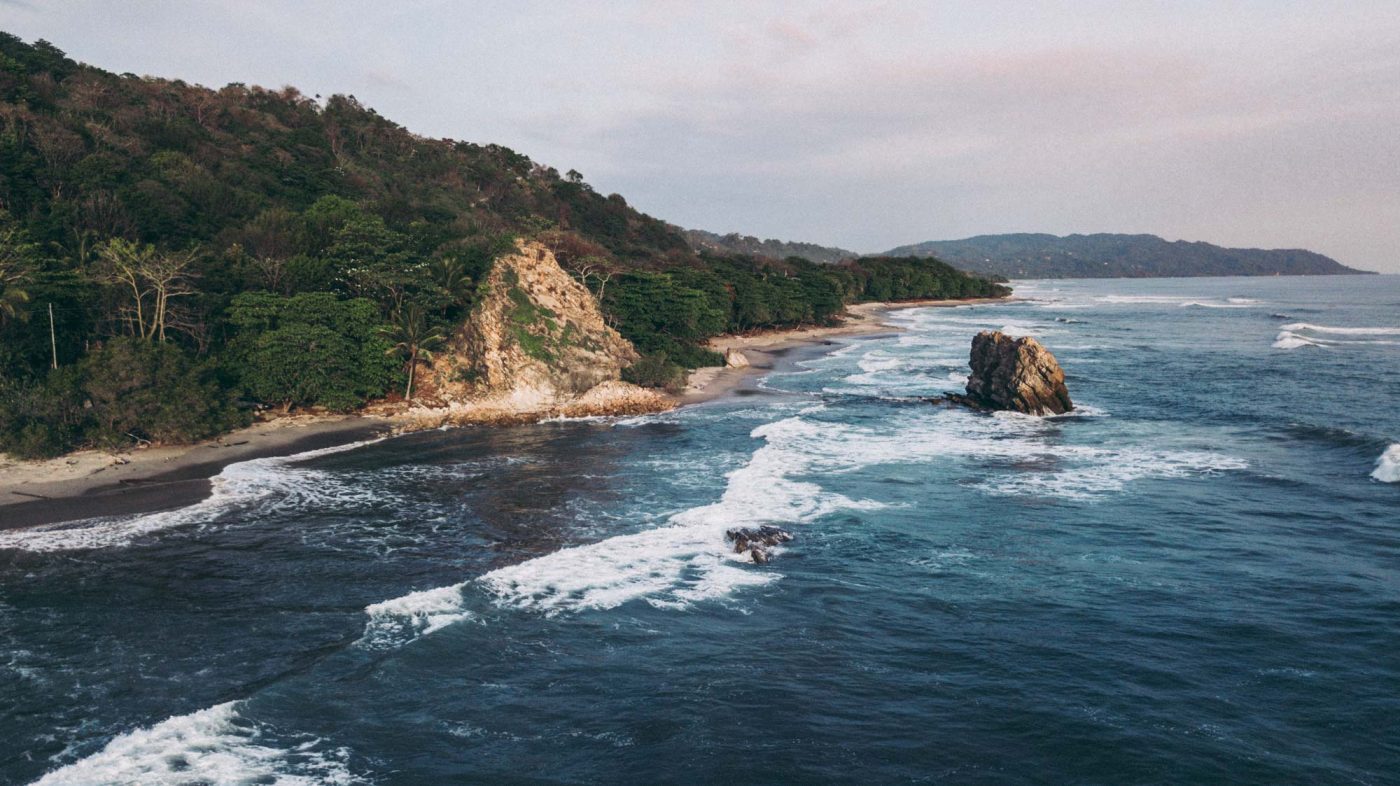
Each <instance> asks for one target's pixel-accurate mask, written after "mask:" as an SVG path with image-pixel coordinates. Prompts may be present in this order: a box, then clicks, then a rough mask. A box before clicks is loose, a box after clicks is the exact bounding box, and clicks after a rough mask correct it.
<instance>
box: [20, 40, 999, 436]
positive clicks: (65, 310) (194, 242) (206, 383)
mask: <svg viewBox="0 0 1400 786" xmlns="http://www.w3.org/2000/svg"><path fill="white" fill-rule="evenodd" d="M520 237H529V238H538V239H540V240H542V241H544V242H545V243H546V244H548V245H549V246H550V247H551V248H553V249H555V251H556V253H557V255H558V258H559V259H560V261H561V263H562V264H564V266H565V267H566V268H567V269H568V270H569V271H570V272H571V273H572V274H573V275H574V276H576V277H577V278H578V279H579V280H580V281H582V282H583V283H584V284H585V285H586V286H588V287H589V289H590V290H591V291H593V292H594V293H595V294H596V295H597V296H598V298H599V300H600V302H601V303H602V304H603V308H604V310H605V313H606V314H607V315H608V318H609V320H610V321H611V322H612V323H613V325H614V326H615V327H616V328H617V329H618V330H619V331H620V332H622V333H623V335H625V336H626V337H628V338H629V339H630V340H632V341H633V342H634V343H635V344H636V346H637V347H638V348H639V350H641V351H642V352H643V353H644V357H643V360H642V361H641V362H640V363H638V364H637V366H636V367H634V368H633V369H629V371H628V377H629V378H630V379H633V380H635V381H638V382H642V383H644V384H653V385H665V384H670V383H672V382H674V381H675V379H676V378H677V376H678V375H679V374H680V373H681V372H682V370H683V369H684V368H690V367H695V366H697V365H702V364H705V363H714V362H717V361H718V358H717V357H716V356H715V355H714V354H713V353H711V352H708V351H707V350H705V349H703V348H702V345H703V341H704V340H705V339H706V338H708V337H709V336H713V335H716V334H719V333H724V332H732V331H746V330H756V329H763V328H772V327H782V326H791V325H798V324H821V323H826V322H830V321H832V320H833V319H835V318H836V316H837V315H838V314H839V313H840V312H841V309H842V307H843V306H844V304H845V303H848V302H852V301H858V300H870V299H876V300H886V299H903V298H919V297H967V296H985V295H996V294H1001V293H1003V292H1004V288H1002V287H1000V286H998V285H997V284H995V283H993V282H991V281H988V280H986V279H982V278H976V277H971V276H967V275H965V274H962V273H960V272H958V271H956V270H953V269H952V268H950V267H948V266H947V265H944V264H942V263H940V262H937V261H934V260H915V259H862V260H856V261H851V262H846V263H842V264H839V265H819V264H816V263H813V262H809V261H806V260H803V259H797V258H793V259H786V260H773V259H765V258H758V257H746V256H711V255H698V254H696V253H695V252H693V251H692V250H691V249H690V248H689V246H688V245H687V243H686V241H685V238H684V237H683V236H682V235H681V234H680V233H679V232H678V231H677V230H676V229H674V228H673V227H671V226H669V225H667V224H666V223H665V222H662V221H659V220H657V219H655V218H652V217H650V216H647V215H645V214H643V213H640V212H638V211H636V210H634V209H633V208H632V207H631V206H629V205H628V204H627V202H626V200H625V199H623V197H621V196H619V195H617V194H612V195H606V196H605V195H603V194H600V193H598V192H596V191H595V190H594V189H593V188H592V187H591V186H589V185H588V183H587V182H585V181H584V178H583V176H582V175H580V174H579V173H578V172H574V171H569V172H566V173H564V174H560V173H559V172H558V171H557V170H555V169H553V168H551V167H548V166H544V165H541V164H538V163H536V162H534V161H531V160H530V159H529V158H528V157H526V156H524V155H522V154H520V153H517V152H515V151H512V150H510V149H508V148H505V147H501V146H499V145H477V144H473V143H468V142H460V141H455V140H449V139H428V138H424V137H420V136H416V135H414V134H411V133H409V132H408V131H407V130H405V129H404V128H402V127H400V126H398V125H396V124H394V123H392V122H390V121H389V120H387V119H385V118H383V117H381V116H379V115H378V114H377V113H375V112H374V111H373V110H372V109H368V108H366V107H363V106H361V105H360V104H359V103H358V102H357V101H356V100H355V99H354V98H353V97H351V96H331V97H329V98H326V99H320V98H318V97H308V96H305V95H302V94H301V93H299V92H298V91H297V90H295V89H294V88H282V89H279V90H267V89H263V88H259V87H251V86H247V85H241V84H231V85H227V86H225V87H223V88H220V89H217V90H211V89H208V88H204V87H200V86H197V85H190V84H186V83H184V82H181V81H179V80H166V79H155V78H150V77H139V76H136V75H132V74H122V75H117V74H112V73H108V72H106V71H103V70H101V69H98V68H94V67H91V66H87V65H83V64H79V63H76V62H74V61H73V60H71V59H70V58H68V57H67V56H66V55H64V53H63V52H62V51H60V50H59V49H57V48H56V47H54V46H52V45H51V44H48V43H46V42H43V41H39V42H35V43H33V44H27V43H25V42H23V41H21V40H20V39H18V38H16V37H14V36H11V35H8V34H3V33H0V451H4V452H7V453H11V454H14V455H18V456H23V457H39V456H51V455H57V454H61V453H63V452H65V451H68V450H71V449H73V448H75V447H79V446H83V445H101V446H108V447H119V446H130V445H132V444H138V443H141V442H144V441H156V442H176V441H187V440H194V439H200V438H203V437H207V436H210V435H213V434H217V433H219V432H221V431H224V430H227V429H229V428H232V427H236V426H237V425H239V424H242V423H246V422H247V421H248V420H249V419H250V417H251V415H252V413H253V412H254V411H255V410H256V409H257V408H263V407H275V408H280V409H284V410H287V409H292V408H297V407H325V408H327V409H331V410H341V411H344V410H351V409H354V408H356V407H359V406H361V405H363V404H364V403H365V402H367V401H370V400H374V399H379V398H384V397H393V396H397V395H401V394H408V393H409V385H410V379H409V376H410V374H409V371H410V367H411V364H413V363H415V362H417V361H418V360H420V359H422V358H424V357H426V356H427V355H428V354H429V353H430V352H431V350H432V349H434V348H437V347H440V346H441V345H442V344H443V343H444V341H445V339H446V337H448V336H450V335H451V334H452V332H453V331H454V330H456V329H457V328H458V326H460V325H461V323H462V321H463V320H464V319H465V317H466V315H467V314H468V313H469V311H470V309H471V307H472V304H473V302H474V299H475V297H476V295H477V286H478V283H479V282H480V281H481V280H482V278H483V277H484V275H485V273H486V271H487V270H488V269H489V267H490V265H491V262H492V260H493V259H495V258H496V257H497V256H499V255H500V254H502V253H505V252H507V251H509V250H510V249H512V248H513V247H514V241H515V239H516V238H520Z"/></svg>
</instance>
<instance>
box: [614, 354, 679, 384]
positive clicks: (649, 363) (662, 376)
mask: <svg viewBox="0 0 1400 786" xmlns="http://www.w3.org/2000/svg"><path fill="white" fill-rule="evenodd" d="M622 381H623V382H631V383H632V384H634V385H641V386H642V387H647V388H664V389H666V390H679V389H680V388H681V387H682V386H683V385H684V384H685V369H684V368H681V367H680V366H679V365H677V364H675V363H673V362H671V361H670V360H669V359H668V358H667V357H666V353H665V352H652V353H650V354H647V355H642V357H641V359H640V360H638V361H637V362H636V363H633V364H632V365H630V366H628V367H627V368H625V369H623V370H622Z"/></svg>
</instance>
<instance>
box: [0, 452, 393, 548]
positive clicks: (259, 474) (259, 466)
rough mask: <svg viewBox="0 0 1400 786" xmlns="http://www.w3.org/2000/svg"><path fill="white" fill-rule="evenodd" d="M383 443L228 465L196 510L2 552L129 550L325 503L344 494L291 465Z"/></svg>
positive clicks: (31, 541)
mask: <svg viewBox="0 0 1400 786" xmlns="http://www.w3.org/2000/svg"><path fill="white" fill-rule="evenodd" d="M381 439H387V437H386V438H381ZM379 441H380V439H373V440H365V441H362V442H352V443H350V444H347V445H335V446H333V447H328V448H319V449H317V450H308V451H305V452H303V453H296V454H293V455H290V456H271V457H268V458H260V459H250V460H248V461H240V462H237V463H234V464H229V465H228V466H227V467H224V469H223V471H222V472H220V473H219V474H218V475H216V476H214V477H213V478H211V479H210V481H211V482H212V488H211V489H210V493H209V496H208V497H206V498H205V499H203V500H201V501H199V502H196V503H195V504H193V505H189V506H187V507H183V508H178V509H176V510H165V511H160V512H158V513H147V514H143V515H139V516H122V517H116V518H110V517H101V518H93V519H83V520H81V521H66V522H62V523H59V524H48V525H42V526H38V527H28V528H25V529H21V530H12V531H9V532H0V549H23V550H25V551H34V552H50V551H74V550H78V549H102V548H113V547H117V546H125V545H128V544H130V543H132V542H134V541H135V540H137V539H138V538H140V537H142V536H144V535H149V534H151V533H154V532H159V531H161V530H166V529H170V528H172V527H178V526H182V525H185V524H194V523H198V522H204V521H209V520H211V519H213V518H214V517H216V516H218V515H219V514H220V513H222V512H224V511H226V510H228V509H230V508H232V507H234V506H236V505H240V504H247V503H249V502H253V501H256V500H259V499H263V498H267V497H272V496H274V495H277V494H280V495H281V497H282V501H283V503H291V504H298V503H301V502H305V501H307V500H311V501H320V500H324V499H325V498H326V497H327V496H328V495H329V494H331V493H333V492H334V491H335V490H336V489H339V488H340V487H339V486H337V485H336V484H334V483H332V482H331V480H330V477H329V476H328V475H327V473H324V472H318V471H316V470H309V469H299V468H294V467H291V466H290V465H291V464H294V463H296V462H299V461H304V460H307V459H312V458H316V457H318V456H325V455H329V454H331V453H340V452H344V451H348V450H354V449H355V448H358V447H362V446H364V445H369V444H373V443H375V442H379ZM342 490H344V491H347V492H348V493H350V494H352V495H362V494H363V493H364V492H363V490H355V489H342Z"/></svg>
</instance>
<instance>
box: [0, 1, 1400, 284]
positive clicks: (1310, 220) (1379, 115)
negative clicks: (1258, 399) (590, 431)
mask: <svg viewBox="0 0 1400 786" xmlns="http://www.w3.org/2000/svg"><path fill="white" fill-rule="evenodd" d="M118 9H119V10H118ZM0 20H2V21H0V29H4V30H6V31H8V32H11V33H14V34H15V35H19V36H20V37H22V38H24V39H25V40H29V41H32V40H35V39H38V38H43V39H46V40H48V41H50V42H52V43H53V44H55V45H56V46H58V47H59V48H61V49H63V50H64V51H66V52H67V53H68V54H69V55H70V56H72V57H73V58H75V59H77V60H80V61H83V62H87V63H90V64H92V65H95V66H98V67H101V68H104V69H107V70H109V71H114V72H119V73H121V72H133V73H139V74H148V75H153V76H159V77H166V78H172V79H174V78H179V79H184V80H186V81H188V82H197V83H200V84H204V85H209V86H213V87H218V86H222V85H224V84H227V83H229V82H244V83H248V84H260V85H263V86H267V87H280V86H282V85H293V86H296V87H297V88H299V89H300V90H302V91H303V92H305V93H307V94H308V95H314V94H320V95H330V94H333V93H348V94H353V95H355V96H356V97H357V98H359V100H360V101H361V102H362V103H364V104H365V105H366V106H370V107H372V108H374V109H376V110H377V111H378V112H379V113H380V114H382V115H384V116H386V117H388V118H390V119H391V120H394V121H395V122H398V123H400V124H402V125H403V126H405V127H407V128H408V129H410V130H411V131H414V132H415V133H419V134H422V135H425V136H432V137H452V138H457V139H466V140H469V141H474V142H482V143H497V144H502V145H505V146H507V147H511V148H513V149H516V150H518V151H520V152H522V153H525V154H527V155H529V156H530V157H531V158H533V159H535V160H536V161H539V162H541V163H544V164H547V165H550V166H554V167H556V168H558V169H559V170H560V171H564V170H568V169H577V170H579V171H580V172H582V173H583V174H584V176H585V177H586V179H587V180H588V181H589V182H590V183H592V184H593V185H594V187H595V188H597V189H598V190H599V191H602V192H604V193H610V192H618V193H621V194H622V195H624V196H625V197H626V198H627V200H628V202H629V203H631V204H633V205H634V206H636V207H638V208H639V209H641V210H644V211H646V212H647V213H650V214H652V215H654V216H657V217H659V218H662V219H665V220H667V221H670V222H672V223H676V224H680V225H682V226H685V227H689V228H697V229H706V230H710V231H714V232H720V233H725V232H741V233H743V234H748V235H756V236H759V237H765V238H779V239H783V240H794V241H807V242H814V243H821V244H823V245H833V246H841V247H844V248H850V249H853V250H856V251H862V252H875V251H881V250H886V249H889V248H893V247H895V246H899V245H904V244H909V243H916V242H920V241H924V240H936V239H951V238H961V237H966V236H970V235H977V234H994V233H1002V232H1050V233H1054V234H1061V235H1063V234H1070V233H1076V232H1079V233H1093V232H1132V233H1137V232H1144V233H1151V234H1157V235H1161V236H1163V237H1166V238H1168V239H1170V240H1176V239H1185V240H1205V241H1208V242H1212V243H1217V244H1220V245H1230V246H1247V247H1263V248H1308V249H1311V250H1314V251H1318V252H1320V253H1323V254H1327V255H1328V256H1331V257H1333V258H1335V259H1337V260H1338V261H1340V262H1342V263H1343V264H1346V265H1350V266H1353V267H1359V268H1363V269H1369V270H1380V271H1382V272H1391V273H1398V272H1400V254H1396V253H1395V249H1396V247H1397V245H1398V244H1400V243H1398V242H1397V241H1400V221H1396V220H1395V219H1396V218H1400V138H1397V135H1396V134H1395V132H1394V129H1395V128H1397V127H1400V14H1397V13H1395V9H1394V7H1393V5H1390V4H1387V3H1381V2H1357V3H1350V4H1348V5H1347V8H1346V9H1345V10H1339V9H1338V8H1337V7H1335V6H1330V5H1323V4H1321V3H1310V2H1268V3H1265V2H1254V3H1236V4H1232V5H1231V7H1230V8H1229V9H1222V8H1220V7H1219V4H1208V3H1203V2H1182V3H1173V4H1166V3H1141V2H1136V3H1135V2H1117V3H1101V2H1073V3H1071V2H1037V3H1006V4H997V5H996V7H994V8H989V7H987V6H985V5H982V4H971V3H945V4H938V5H937V6H936V7H935V6H931V5H930V4H925V3H899V2H879V3H829V2H796V3H776V2H770V3H754V4H745V5H744V7H742V8H740V7H738V6H734V7H730V6H723V7H720V6H711V5H708V4H685V3H678V2H661V3H645V4H641V3H638V4H631V3H611V4H606V5H604V4H589V3H583V2H559V3H539V2H525V3H513V4H503V5H501V6H494V5H493V6H488V7H482V8H466V7H461V6H458V5H457V4H453V3H450V2H446V1H445V0H414V1H411V2H400V3H397V4H393V5H392V7H388V6H386V5H382V4H370V3H360V2H355V3H343V2H332V1H331V0H316V1H315V2H308V3H299V4H295V5H293V4H289V3H276V2H270V1H269V0H255V1H252V2H244V3H240V4H237V6H236V8H233V7H224V6H223V5H221V4H216V3H207V2H188V3H180V4H171V3H164V2H154V1H150V0H131V1H129V2H126V3H123V4H121V5H120V6H112V5H109V4H105V3H100V2H95V1H91V0H74V1H73V2H66V3H64V4H63V5H62V7H49V6H47V5H44V4H40V3H38V2H29V1H26V0H0Z"/></svg>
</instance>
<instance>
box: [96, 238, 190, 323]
mask: <svg viewBox="0 0 1400 786" xmlns="http://www.w3.org/2000/svg"><path fill="white" fill-rule="evenodd" d="M98 254H99V256H100V257H101V258H102V261H103V265H104V270H103V272H104V278H105V280H106V281H107V282H108V283H110V284H112V285H114V286H115V287H117V288H118V289H119V290H120V291H121V292H122V293H123V298H122V299H123V300H124V301H125V302H124V303H123V304H122V305H121V306H120V310H119V314H120V318H121V320H122V321H123V322H124V323H125V324H126V326H127V331H128V333H129V334H130V335H133V336H137V337H139V338H144V339H146V340H147V341H153V340H154V341H165V338H166V330H167V328H168V327H171V326H172V325H173V326H174V327H178V328H180V329H184V330H186V331H191V332H192V331H193V326H192V325H190V324H189V323H187V322H183V321H179V320H178V319H175V320H172V301H174V300H175V299H177V298H182V297H189V296H190V295H193V294H195V293H196V292H197V290H196V289H195V287H194V271H193V269H192V268H193V267H194V263H195V261H196V260H197V259H198V258H199V252H198V250H190V251H184V252H160V251H157V250H156V248H155V246H152V245H149V244H146V245H141V244H139V243H133V242H131V241H129V240H124V239H122V238H113V239H112V240H109V241H108V242H107V243H106V244H104V245H103V246H102V248H101V250H100V251H99V252H98Z"/></svg>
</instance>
